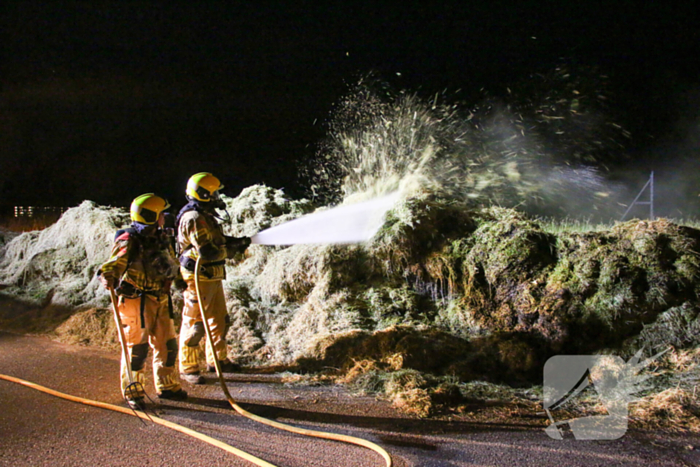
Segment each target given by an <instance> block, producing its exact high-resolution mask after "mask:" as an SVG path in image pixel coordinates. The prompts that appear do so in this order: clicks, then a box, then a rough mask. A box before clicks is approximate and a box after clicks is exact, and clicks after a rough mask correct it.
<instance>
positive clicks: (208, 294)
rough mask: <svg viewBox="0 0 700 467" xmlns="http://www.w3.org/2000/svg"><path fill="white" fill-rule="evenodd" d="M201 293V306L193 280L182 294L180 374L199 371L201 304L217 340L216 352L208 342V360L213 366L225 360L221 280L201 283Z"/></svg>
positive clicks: (224, 314) (224, 305)
mask: <svg viewBox="0 0 700 467" xmlns="http://www.w3.org/2000/svg"><path fill="white" fill-rule="evenodd" d="M199 291H200V293H201V294H202V296H201V299H202V303H201V304H200V303H199V301H198V299H197V290H196V289H195V285H194V279H191V280H188V281H187V290H185V291H184V292H183V294H182V296H183V299H184V302H185V304H184V306H183V309H182V327H181V328H180V372H181V373H185V374H191V373H197V372H198V371H199V361H200V351H199V342H200V341H201V340H202V338H204V325H203V323H202V316H201V314H200V312H199V307H200V305H201V306H202V307H203V308H204V316H206V317H207V323H208V324H209V327H210V329H211V334H212V340H213V341H214V352H212V349H210V348H209V342H206V339H205V343H206V360H207V363H208V364H209V365H212V366H213V365H214V359H215V357H214V354H216V360H225V359H226V357H227V355H228V352H227V349H226V316H227V315H226V298H225V296H224V286H223V283H222V281H200V282H199Z"/></svg>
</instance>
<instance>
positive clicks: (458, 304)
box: [0, 185, 700, 415]
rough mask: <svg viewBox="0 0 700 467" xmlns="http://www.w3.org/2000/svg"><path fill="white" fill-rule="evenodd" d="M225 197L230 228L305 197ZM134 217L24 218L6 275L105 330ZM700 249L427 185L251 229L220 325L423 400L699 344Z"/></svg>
mask: <svg viewBox="0 0 700 467" xmlns="http://www.w3.org/2000/svg"><path fill="white" fill-rule="evenodd" d="M225 201H226V203H227V206H228V212H229V214H230V220H229V221H227V222H226V223H225V231H226V233H227V234H229V235H235V236H251V235H253V234H254V233H256V232H258V231H259V230H262V229H265V228H268V227H271V226H275V225H278V224H280V223H283V222H286V221H288V220H291V219H293V218H296V217H299V216H301V215H303V214H306V213H308V212H310V211H311V210H312V209H313V206H312V204H311V203H310V202H309V201H307V200H301V201H293V200H290V199H289V198H288V197H286V196H285V195H284V193H283V192H282V191H281V190H275V189H272V188H269V187H265V186H262V185H256V186H253V187H250V188H247V189H246V190H244V191H243V192H242V193H241V195H240V196H238V197H237V198H233V199H231V198H226V199H225ZM127 222H128V216H127V214H126V213H125V212H124V211H122V210H118V209H113V208H105V207H100V206H96V205H95V204H94V203H91V202H84V203H83V204H81V205H80V206H78V207H77V208H73V209H70V210H68V211H67V212H66V213H65V214H64V216H63V217H62V218H61V219H60V220H59V221H58V222H57V223H56V224H55V225H53V226H51V227H49V228H47V229H46V230H44V231H40V232H29V233H26V234H22V235H20V236H18V237H17V238H15V239H14V240H12V241H11V242H9V243H8V244H7V245H6V247H5V248H4V249H3V250H1V251H2V252H3V253H2V254H3V256H2V259H1V260H0V281H2V282H3V283H4V284H6V285H7V286H8V287H7V288H6V289H5V290H4V291H3V293H4V294H8V295H11V296H13V297H16V298H20V299H23V300H28V301H31V302H33V303H35V304H37V305H44V306H45V305H52V306H56V307H59V306H60V307H66V308H70V309H77V310H80V311H81V313H80V314H76V315H74V316H73V317H71V318H70V319H69V320H67V321H65V319H64V321H65V322H64V323H62V325H61V326H60V327H59V328H58V330H57V331H56V332H57V334H59V335H60V336H61V337H62V338H63V339H64V340H66V341H71V342H76V343H89V344H92V345H101V346H111V345H114V341H113V339H114V333H113V332H112V331H113V330H112V331H110V330H109V328H110V326H111V322H110V320H109V315H108V313H107V311H106V308H105V306H106V305H107V303H108V299H107V296H106V293H105V292H104V291H103V290H102V289H101V288H100V287H99V284H98V282H97V280H96V279H95V275H94V273H95V270H96V268H97V267H98V266H99V265H100V264H101V263H102V262H103V261H104V260H105V259H106V258H107V256H108V254H109V249H110V245H111V243H112V236H113V234H114V232H115V231H116V230H117V229H118V228H120V227H122V226H124V225H125V224H126V223H127ZM698 251H700V231H698V230H695V229H692V228H688V227H683V226H678V225H676V224H673V223H670V222H668V221H666V220H663V219H661V220H658V221H655V222H646V221H630V222H626V223H623V224H619V225H616V226H614V227H613V228H611V229H610V230H607V231H599V232H588V233H571V232H560V233H557V234H554V233H549V232H547V231H545V230H543V229H542V228H541V226H540V225H539V224H538V223H537V222H536V221H534V220H532V219H530V218H528V217H526V216H524V215H523V214H520V213H518V212H516V211H514V210H511V209H505V208H494V207H491V208H481V209H476V208H473V207H472V208H470V207H468V206H466V205H464V204H461V203H458V202H455V201H451V200H446V199H441V198H440V197H437V196H434V195H430V194H427V193H422V194H418V195H416V196H414V197H412V198H410V199H406V200H403V201H401V202H400V203H399V204H397V206H395V208H394V209H392V210H391V211H390V212H389V214H388V215H387V218H386V221H385V224H384V225H383V227H382V228H381V229H380V231H379V232H378V233H377V235H376V236H375V238H374V239H373V240H372V241H371V242H368V243H367V244H363V245H295V246H291V247H282V246H280V247H270V246H260V245H252V246H251V247H250V248H249V249H248V251H247V252H246V254H245V255H244V256H241V257H240V258H238V259H237V260H236V261H232V262H230V263H229V264H228V265H227V273H228V277H227V280H226V281H225V284H224V287H225V291H226V297H227V304H228V311H229V314H230V316H231V318H232V321H233V326H232V327H231V328H230V330H229V334H228V343H229V345H230V351H231V353H232V355H233V356H235V357H236V358H238V359H239V360H240V361H241V362H242V363H246V364H249V365H256V366H265V365H267V366H272V365H275V366H280V365H281V366H284V367H286V368H288V369H290V370H294V371H297V372H323V373H327V374H329V373H330V374H332V375H333V378H336V379H338V380H340V381H343V382H346V383H347V384H350V385H356V386H357V387H361V388H369V389H366V391H365V389H363V391H365V392H373V391H375V392H379V393H381V394H383V395H384V397H387V398H389V399H390V400H392V401H393V402H394V404H395V405H396V406H397V407H402V408H403V409H404V410H407V411H409V412H412V413H415V414H417V415H426V414H429V413H435V412H436V411H439V410H440V409H439V408H440V407H442V406H444V405H450V404H452V403H457V402H458V401H460V400H462V399H465V398H466V399H469V398H470V397H472V396H470V391H473V390H474V388H473V387H468V386H466V385H468V384H474V383H469V382H473V381H487V382H489V383H492V384H501V383H507V384H510V385H515V386H528V385H529V386H531V385H532V384H536V383H539V382H540V381H541V378H542V368H543V365H544V363H545V361H546V359H547V358H549V357H550V356H552V355H555V354H562V353H572V352H573V353H592V352H598V351H609V352H614V353H617V354H620V355H623V356H629V355H631V353H633V352H634V351H636V350H637V349H638V348H640V347H646V348H647V349H649V351H653V350H655V349H660V348H665V347H666V346H669V345H672V346H674V347H676V348H678V349H684V348H685V349H692V348H693V347H695V346H697V344H698V338H697V335H698V333H697V332H696V331H697V330H698V328H699V327H700V324H698V311H699V306H700V302H699V301H698V292H700V291H699V290H698V283H697V280H696V279H697V277H698V276H699V273H700V258H699V257H698V253H697V252H698ZM65 318H67V316H66V317H65ZM59 324H60V323H59ZM104 336H106V337H104ZM669 387H670V386H669ZM372 388H374V389H372ZM465 388H466V389H465ZM665 389H668V388H666V387H665V386H664V387H660V390H661V391H663V390H665ZM674 394H675V393H674ZM693 394H694V393H693ZM666 395H667V396H668V397H667V399H669V400H670V399H673V397H671V396H672V395H668V394H666ZM676 396H678V394H676ZM682 396H683V397H680V396H678V397H676V399H678V400H679V401H680V402H678V404H680V405H679V407H685V405H683V404H686V402H687V400H686V399H687V397H686V396H687V394H685V395H682ZM658 397H660V396H658ZM664 397H666V396H664ZM674 397H675V396H674ZM693 397H694V396H693ZM525 399H527V398H525ZM674 400H675V399H674ZM684 401H685V402H684ZM653 405H654V403H652V406H653ZM686 405H687V404H686ZM674 407H676V406H675V405H674ZM674 410H675V409H674Z"/></svg>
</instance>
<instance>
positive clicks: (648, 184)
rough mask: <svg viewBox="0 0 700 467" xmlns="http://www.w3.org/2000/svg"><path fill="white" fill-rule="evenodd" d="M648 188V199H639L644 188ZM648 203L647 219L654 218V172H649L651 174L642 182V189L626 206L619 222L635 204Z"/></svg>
mask: <svg viewBox="0 0 700 467" xmlns="http://www.w3.org/2000/svg"><path fill="white" fill-rule="evenodd" d="M647 187H650V188H649V201H639V198H640V197H641V196H642V194H643V193H644V190H646V189H647ZM638 204H639V205H646V204H648V205H649V219H650V220H652V221H653V220H654V172H653V171H652V172H651V176H650V177H649V180H647V182H646V183H645V184H644V186H643V187H642V189H641V190H640V191H639V194H638V195H637V197H636V198H634V201H632V203H631V204H630V205H629V207H628V208H627V211H625V213H624V214H623V215H622V218H620V222H622V221H624V220H625V217H627V214H628V213H629V212H630V210H631V209H632V208H633V207H634V206H635V205H638Z"/></svg>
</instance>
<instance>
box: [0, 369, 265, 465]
mask: <svg viewBox="0 0 700 467" xmlns="http://www.w3.org/2000/svg"><path fill="white" fill-rule="evenodd" d="M0 379H4V380H5V381H9V382H11V383H17V384H21V385H22V386H26V387H28V388H31V389H36V390H37V391H41V392H44V393H46V394H50V395H52V396H56V397H60V398H61V399H66V400H69V401H71V402H78V403H80V404H85V405H90V406H93V407H98V408H100V409H107V410H113V411H115V412H119V413H123V414H126V415H132V416H134V417H138V418H140V419H143V420H151V421H152V422H153V423H156V424H158V425H162V426H164V427H167V428H170V429H171V430H175V431H178V432H180V433H183V434H186V435H188V436H191V437H193V438H196V439H198V440H200V441H204V442H205V443H209V444H211V445H212V446H216V447H217V448H219V449H223V450H224V451H227V452H229V453H231V454H233V455H236V456H238V457H240V458H241V459H245V460H247V461H249V462H252V463H253V464H255V465H257V466H260V467H276V466H275V465H274V464H270V463H269V462H267V461H264V460H262V459H260V458H258V457H255V456H254V455H252V454H249V453H247V452H245V451H241V450H240V449H236V448H234V447H233V446H230V445H228V444H226V443H224V442H221V441H219V440H217V439H214V438H211V437H209V436H207V435H205V434H202V433H199V432H198V431H194V430H191V429H189V428H187V427H184V426H182V425H178V424H177V423H173V422H170V421H168V420H165V419H163V418H160V417H156V416H155V415H151V414H146V413H144V412H142V411H140V410H132V409H127V408H126V407H119V406H118V405H112V404H107V403H105V402H99V401H94V400H91V399H84V398H82V397H77V396H72V395H70V394H66V393H63V392H59V391H55V390H53V389H50V388H47V387H44V386H40V385H38V384H36V383H32V382H30V381H25V380H23V379H19V378H15V377H13V376H7V375H3V374H0Z"/></svg>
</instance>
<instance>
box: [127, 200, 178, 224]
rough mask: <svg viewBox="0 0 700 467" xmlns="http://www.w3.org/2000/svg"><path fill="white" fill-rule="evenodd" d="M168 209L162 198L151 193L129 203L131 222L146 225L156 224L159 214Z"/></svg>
mask: <svg viewBox="0 0 700 467" xmlns="http://www.w3.org/2000/svg"><path fill="white" fill-rule="evenodd" d="M169 207H170V203H168V201H167V200H166V199H164V198H161V197H160V196H158V195H154V194H153V193H146V194H145V195H141V196H139V197H138V198H136V199H135V200H134V201H132V202H131V220H132V221H135V222H140V223H142V224H146V225H153V224H155V223H156V222H158V217H159V216H160V213H161V212H163V211H165V210H166V209H168V208H169Z"/></svg>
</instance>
